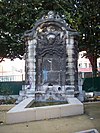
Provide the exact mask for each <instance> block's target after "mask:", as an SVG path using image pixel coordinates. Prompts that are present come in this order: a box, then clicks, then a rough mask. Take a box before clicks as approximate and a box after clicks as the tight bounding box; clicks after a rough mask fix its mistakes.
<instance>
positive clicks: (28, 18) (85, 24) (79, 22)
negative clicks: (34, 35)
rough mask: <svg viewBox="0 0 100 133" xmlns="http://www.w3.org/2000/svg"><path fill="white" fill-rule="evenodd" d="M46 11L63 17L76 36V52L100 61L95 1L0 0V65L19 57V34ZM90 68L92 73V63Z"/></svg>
mask: <svg viewBox="0 0 100 133" xmlns="http://www.w3.org/2000/svg"><path fill="white" fill-rule="evenodd" d="M50 10H53V11H56V12H59V14H63V15H64V16H65V19H66V21H67V22H68V23H69V24H71V25H72V27H73V28H75V29H77V30H78V31H79V32H80V40H79V51H82V50H86V51H87V57H88V58H89V57H94V56H95V58H96V59H97V57H100V43H99V39H100V35H99V28H100V25H99V11H100V10H99V0H21V1H20V0H1V1H0V14H1V16H0V25H1V29H0V59H1V61H2V59H3V58H10V59H14V58H16V57H18V58H21V57H22V56H23V54H24V53H25V45H24V42H23V40H22V38H21V37H22V35H23V33H24V32H25V31H26V30H29V29H31V28H32V27H33V26H34V23H35V22H36V20H37V19H39V18H40V17H42V15H43V14H44V13H47V12H48V11H50ZM89 59H90V58H89ZM96 59H95V60H96ZM92 66H95V68H94V71H95V70H96V62H95V64H93V63H92Z"/></svg>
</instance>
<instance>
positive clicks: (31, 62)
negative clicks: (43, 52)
mask: <svg viewBox="0 0 100 133" xmlns="http://www.w3.org/2000/svg"><path fill="white" fill-rule="evenodd" d="M36 43H37V42H36V40H35V39H33V40H28V49H27V67H28V68H27V75H28V77H27V78H28V84H29V85H30V90H32V91H34V92H35V82H36V58H35V57H36Z"/></svg>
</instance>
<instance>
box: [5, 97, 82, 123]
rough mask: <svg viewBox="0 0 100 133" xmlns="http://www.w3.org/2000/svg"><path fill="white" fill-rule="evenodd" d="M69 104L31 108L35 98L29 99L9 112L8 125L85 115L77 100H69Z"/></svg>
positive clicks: (7, 115)
mask: <svg viewBox="0 0 100 133" xmlns="http://www.w3.org/2000/svg"><path fill="white" fill-rule="evenodd" d="M67 101H68V104H61V105H53V106H43V107H34V108H29V107H30V105H31V104H32V102H33V98H27V99H25V100H23V101H22V102H20V103H19V104H18V105H16V106H15V107H13V108H12V109H11V110H9V111H8V112H7V114H6V123H7V124H11V123H20V122H29V121H37V120H46V119H51V118H61V117H66V116H73V115H80V114H83V112H84V111H83V104H82V103H81V102H80V101H79V100H78V99H77V98H67Z"/></svg>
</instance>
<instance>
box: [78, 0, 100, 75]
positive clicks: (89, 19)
mask: <svg viewBox="0 0 100 133" xmlns="http://www.w3.org/2000/svg"><path fill="white" fill-rule="evenodd" d="M77 8H78V12H79V15H80V20H79V23H78V29H79V31H80V32H81V38H80V43H81V44H79V48H80V50H85V51H86V54H85V56H86V57H87V58H88V59H89V60H90V63H91V65H92V71H93V77H96V75H97V58H98V57H100V41H99V40H100V33H99V28H100V25H99V0H95V1H94V0H85V1H84V0H80V1H79V2H78V3H77Z"/></svg>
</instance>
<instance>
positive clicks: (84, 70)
mask: <svg viewBox="0 0 100 133" xmlns="http://www.w3.org/2000/svg"><path fill="white" fill-rule="evenodd" d="M84 53H86V52H85V51H82V52H79V57H78V72H80V73H81V76H82V78H86V77H92V66H91V63H90V61H89V59H88V58H85V57H83V55H84ZM97 67H98V75H99V73H100V58H98V59H97Z"/></svg>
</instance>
